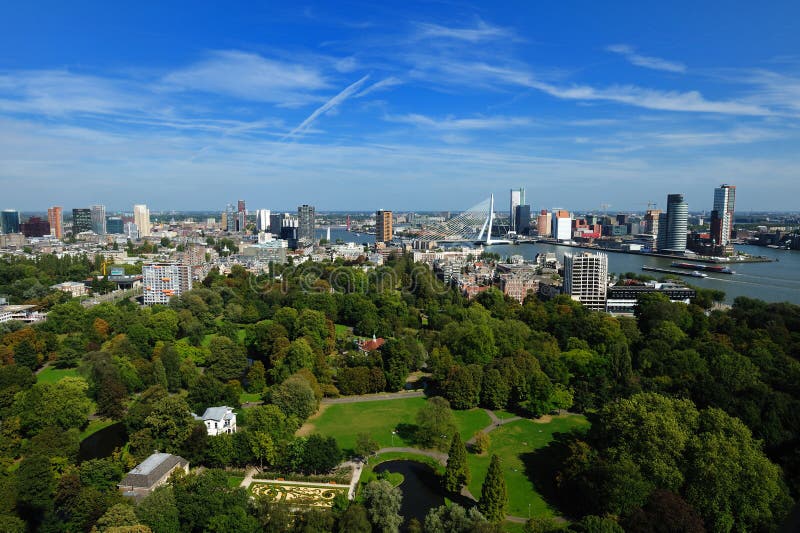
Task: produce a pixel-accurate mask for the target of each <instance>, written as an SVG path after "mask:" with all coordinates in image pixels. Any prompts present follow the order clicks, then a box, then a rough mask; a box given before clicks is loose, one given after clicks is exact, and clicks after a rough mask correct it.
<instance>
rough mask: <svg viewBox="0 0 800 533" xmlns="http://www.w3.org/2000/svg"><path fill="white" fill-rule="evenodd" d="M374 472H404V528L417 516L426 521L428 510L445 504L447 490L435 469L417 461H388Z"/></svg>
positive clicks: (423, 521) (402, 506)
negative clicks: (445, 490)
mask: <svg viewBox="0 0 800 533" xmlns="http://www.w3.org/2000/svg"><path fill="white" fill-rule="evenodd" d="M374 472H375V473H376V474H380V473H381V472H396V473H399V474H403V478H404V479H403V482H402V483H401V484H400V490H401V491H402V492H403V503H402V505H401V507H400V514H401V515H403V518H404V521H403V530H404V531H405V527H406V526H407V525H408V521H409V520H411V519H412V518H416V519H417V520H419V521H420V523H422V524H424V523H425V515H427V514H428V511H430V510H431V509H435V508H436V507H439V506H440V505H444V496H445V492H444V489H443V488H442V485H441V482H440V480H439V477H438V476H437V475H436V473H435V472H434V471H433V469H432V468H431V467H430V466H428V465H426V464H423V463H418V462H416V461H387V462H385V463H381V464H379V465H378V466H376V467H375V470H374Z"/></svg>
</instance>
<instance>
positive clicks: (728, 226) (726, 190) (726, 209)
mask: <svg viewBox="0 0 800 533" xmlns="http://www.w3.org/2000/svg"><path fill="white" fill-rule="evenodd" d="M735 203H736V186H735V185H727V184H723V185H721V186H719V187H718V188H716V189H714V211H715V213H712V214H711V234H712V237H714V240H715V241H716V242H717V244H719V245H720V246H727V245H728V244H730V242H731V231H732V230H733V212H734V206H735Z"/></svg>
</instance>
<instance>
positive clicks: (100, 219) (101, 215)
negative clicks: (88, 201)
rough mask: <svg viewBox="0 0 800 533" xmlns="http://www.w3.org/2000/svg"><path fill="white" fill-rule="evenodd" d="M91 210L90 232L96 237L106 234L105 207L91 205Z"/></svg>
mask: <svg viewBox="0 0 800 533" xmlns="http://www.w3.org/2000/svg"><path fill="white" fill-rule="evenodd" d="M91 210H92V231H93V232H95V233H97V234H98V235H105V234H106V206H104V205H93V206H92V207H91Z"/></svg>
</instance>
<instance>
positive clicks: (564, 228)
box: [552, 209, 572, 241]
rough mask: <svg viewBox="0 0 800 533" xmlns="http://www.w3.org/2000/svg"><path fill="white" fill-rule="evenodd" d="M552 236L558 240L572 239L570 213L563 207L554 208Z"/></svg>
mask: <svg viewBox="0 0 800 533" xmlns="http://www.w3.org/2000/svg"><path fill="white" fill-rule="evenodd" d="M552 224H553V231H552V237H553V238H554V239H557V240H559V241H569V240H572V215H571V214H570V213H569V211H567V210H565V209H554V210H553V217H552Z"/></svg>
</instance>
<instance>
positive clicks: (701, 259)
mask: <svg viewBox="0 0 800 533" xmlns="http://www.w3.org/2000/svg"><path fill="white" fill-rule="evenodd" d="M519 244H548V245H551V246H566V247H568V248H582V249H584V250H593V251H599V252H611V253H616V254H629V255H637V256H640V257H663V258H665V259H673V260H683V261H692V262H696V263H712V264H715V265H719V264H722V265H734V264H736V265H738V264H741V263H771V262H772V261H774V260H773V259H771V258H769V257H767V256H764V255H747V256H733V257H730V258H721V257H708V256H702V255H698V256H687V255H674V254H660V253H657V252H639V251H634V250H622V249H620V248H610V247H607V246H597V245H592V244H581V243H566V242H559V241H553V240H549V239H535V240H530V241H520V242H519Z"/></svg>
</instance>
